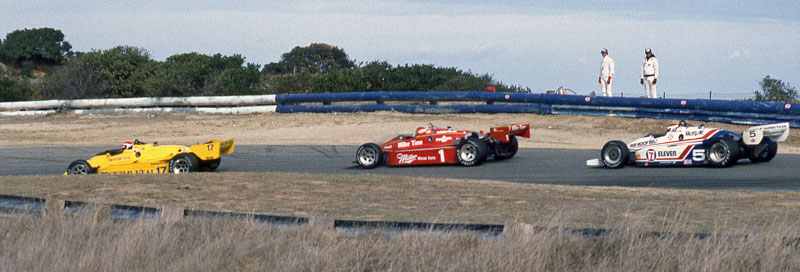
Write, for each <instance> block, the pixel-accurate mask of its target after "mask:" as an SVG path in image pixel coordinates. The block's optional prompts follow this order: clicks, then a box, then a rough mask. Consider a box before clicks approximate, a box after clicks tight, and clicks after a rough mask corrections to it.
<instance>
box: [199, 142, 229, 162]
mask: <svg viewBox="0 0 800 272" xmlns="http://www.w3.org/2000/svg"><path fill="white" fill-rule="evenodd" d="M233 143H234V141H233V138H227V139H217V140H211V141H208V142H205V143H202V144H198V145H193V146H191V148H192V152H193V153H194V154H195V155H197V157H198V158H199V159H201V160H206V161H207V160H216V159H219V156H220V155H221V154H231V153H233V149H234V146H233Z"/></svg>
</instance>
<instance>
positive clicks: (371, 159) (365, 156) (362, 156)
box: [358, 147, 378, 166]
mask: <svg viewBox="0 0 800 272" xmlns="http://www.w3.org/2000/svg"><path fill="white" fill-rule="evenodd" d="M377 160H378V152H376V151H375V150H374V149H372V148H369V147H367V148H363V149H361V151H360V152H358V162H359V163H361V165H367V166H369V165H373V164H374V163H375V161H377Z"/></svg>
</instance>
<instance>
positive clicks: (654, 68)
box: [642, 56, 658, 98]
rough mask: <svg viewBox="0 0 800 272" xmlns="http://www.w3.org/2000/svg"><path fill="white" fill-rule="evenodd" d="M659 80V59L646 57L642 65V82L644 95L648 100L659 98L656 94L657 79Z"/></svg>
mask: <svg viewBox="0 0 800 272" xmlns="http://www.w3.org/2000/svg"><path fill="white" fill-rule="evenodd" d="M657 78H658V59H656V56H651V57H650V58H647V57H645V58H644V62H643V63H642V80H643V81H644V82H643V84H644V95H645V96H647V98H658V93H657V92H656V82H657V81H656V79H657ZM654 81H656V82H654Z"/></svg>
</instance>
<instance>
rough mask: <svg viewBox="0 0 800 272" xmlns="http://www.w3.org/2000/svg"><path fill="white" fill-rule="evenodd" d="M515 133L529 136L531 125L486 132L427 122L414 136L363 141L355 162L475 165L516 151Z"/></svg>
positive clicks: (366, 164) (370, 164)
mask: <svg viewBox="0 0 800 272" xmlns="http://www.w3.org/2000/svg"><path fill="white" fill-rule="evenodd" d="M516 136H520V137H525V138H530V137H531V126H530V124H512V125H509V126H507V127H493V128H490V129H489V133H484V132H483V131H480V132H475V131H469V130H457V129H452V128H450V127H447V128H439V127H435V126H433V124H429V125H428V127H419V128H417V133H416V134H414V135H400V136H397V137H394V139H391V140H389V141H387V142H385V143H383V144H382V145H377V144H374V143H368V144H363V145H361V146H360V147H358V150H357V151H356V163H358V164H359V165H361V167H363V168H375V167H377V166H378V165H381V164H384V163H385V164H387V165H420V164H454V163H460V164H461V165H465V166H476V165H480V164H481V163H483V161H485V160H486V157H488V156H489V155H492V157H494V159H495V160H505V159H510V158H511V157H514V155H515V154H517V138H516Z"/></svg>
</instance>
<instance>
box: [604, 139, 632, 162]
mask: <svg viewBox="0 0 800 272" xmlns="http://www.w3.org/2000/svg"><path fill="white" fill-rule="evenodd" d="M630 155H631V152H630V150H629V149H628V146H627V145H626V144H625V143H623V142H622V141H610V142H608V143H606V144H605V145H604V146H603V149H601V150H600V160H601V161H603V165H605V166H606V167H608V168H611V169H617V168H622V167H625V164H627V163H628V159H629V157H630Z"/></svg>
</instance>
